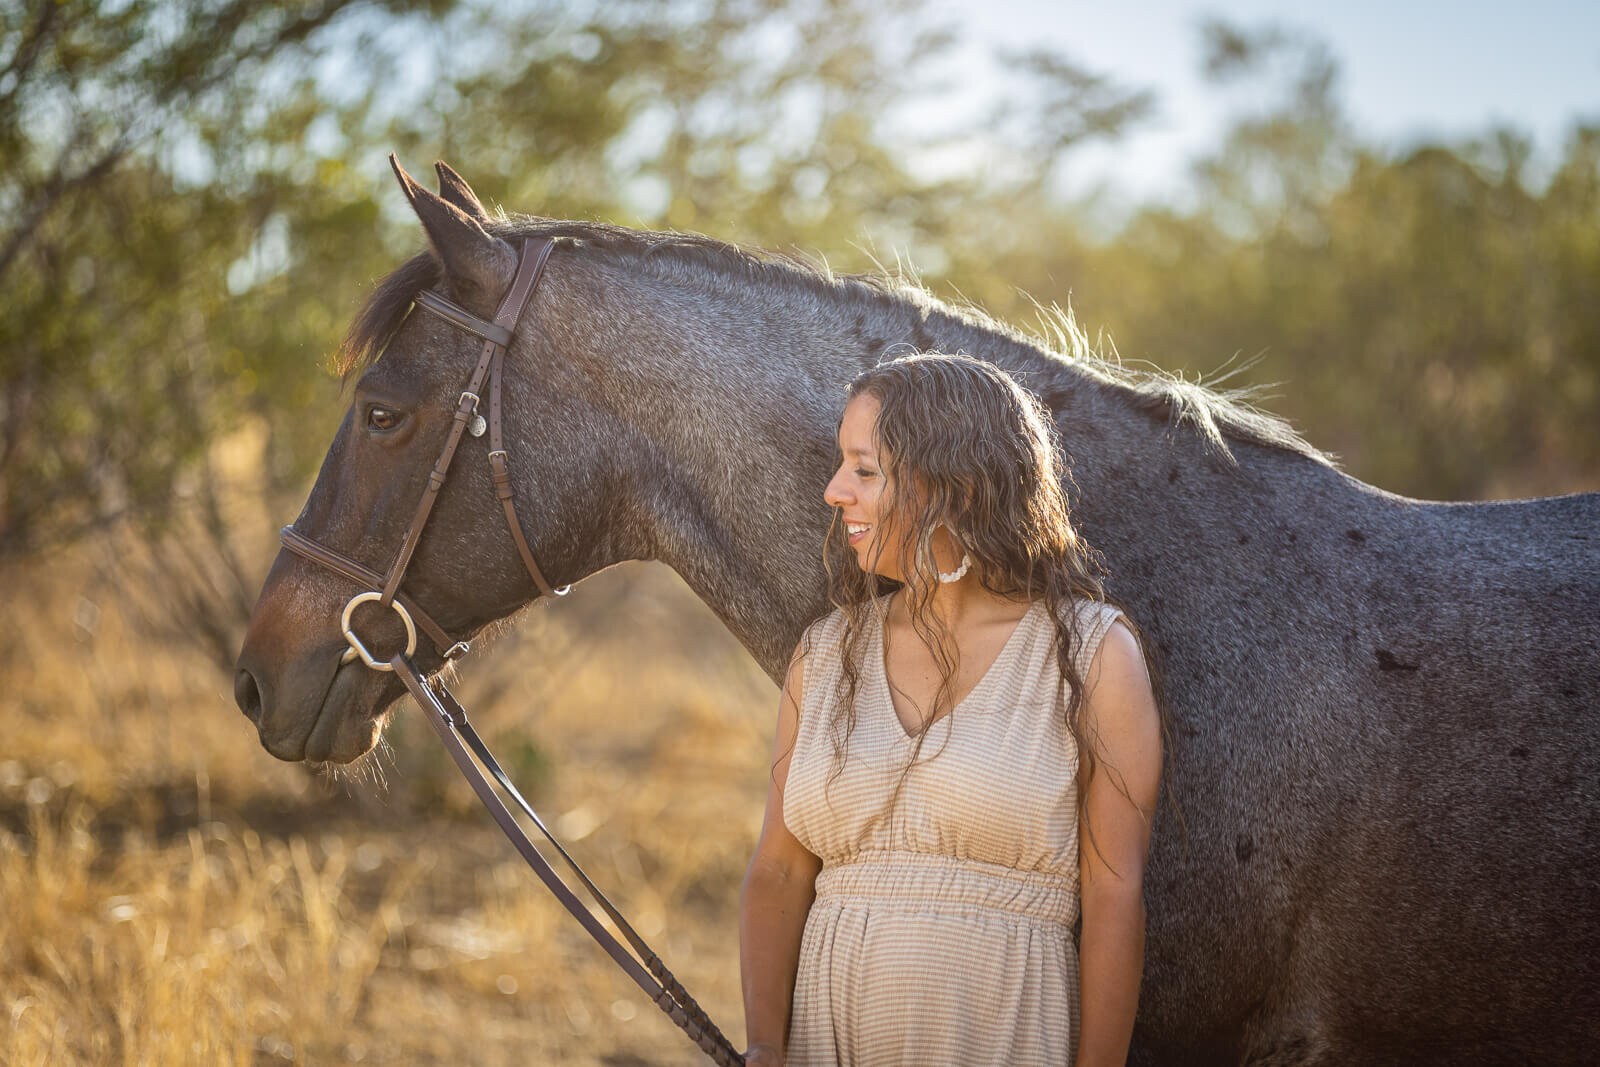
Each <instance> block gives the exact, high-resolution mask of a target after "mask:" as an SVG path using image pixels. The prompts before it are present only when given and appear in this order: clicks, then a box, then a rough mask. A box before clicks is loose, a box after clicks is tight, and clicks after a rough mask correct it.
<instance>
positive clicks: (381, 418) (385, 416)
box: [367, 408, 400, 431]
mask: <svg viewBox="0 0 1600 1067" xmlns="http://www.w3.org/2000/svg"><path fill="white" fill-rule="evenodd" d="M399 425H400V413H399V412H397V411H390V410H389V409H388V408H368V409H367V429H369V430H378V431H384V430H392V429H394V428H395V427H396V426H399Z"/></svg>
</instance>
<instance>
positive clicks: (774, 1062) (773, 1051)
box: [744, 1045, 783, 1067]
mask: <svg viewBox="0 0 1600 1067" xmlns="http://www.w3.org/2000/svg"><path fill="white" fill-rule="evenodd" d="M744 1062H745V1063H746V1064H747V1065H751V1067H754V1065H757V1064H759V1065H760V1067H783V1050H782V1049H779V1048H774V1047H773V1046H771V1045H751V1046H750V1047H749V1048H748V1049H746V1050H745V1053H744Z"/></svg>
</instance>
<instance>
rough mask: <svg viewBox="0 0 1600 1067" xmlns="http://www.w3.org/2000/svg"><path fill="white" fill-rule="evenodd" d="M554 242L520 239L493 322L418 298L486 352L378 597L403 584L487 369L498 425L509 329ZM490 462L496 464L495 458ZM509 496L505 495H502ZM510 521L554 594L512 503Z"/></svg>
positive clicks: (531, 568)
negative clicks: (444, 309) (478, 340)
mask: <svg viewBox="0 0 1600 1067" xmlns="http://www.w3.org/2000/svg"><path fill="white" fill-rule="evenodd" d="M553 247H554V243H553V242H552V241H551V240H550V239H549V238H548V237H542V238H538V239H536V240H527V241H524V242H523V243H522V254H521V255H520V256H518V257H517V273H516V275H515V276H514V277H513V278H512V279H511V287H510V288H509V289H507V290H506V295H505V296H504V297H502V298H501V300H500V306H499V308H498V309H496V311H495V314H494V322H493V323H492V324H491V323H486V322H484V321H483V320H482V319H480V318H478V317H477V316H476V315H473V314H472V313H471V312H469V311H466V310H465V309H464V308H460V307H457V306H456V305H455V304H452V303H450V301H448V300H445V299H444V298H443V297H441V296H438V295H437V294H434V293H427V295H428V296H429V297H432V298H433V299H432V300H430V301H420V302H419V303H418V306H419V307H423V308H426V309H427V310H429V311H434V312H437V313H439V314H444V312H440V311H439V310H438V307H437V306H436V305H437V304H442V305H445V306H447V307H448V308H449V309H450V311H449V314H447V315H445V317H446V318H447V319H449V321H450V322H452V323H453V324H455V325H456V326H460V327H461V328H462V329H464V330H467V331H468V332H469V333H472V334H475V335H477V336H479V337H482V338H483V339H484V340H483V352H482V353H481V354H480V355H479V356H478V364H477V366H475V367H474V368H473V369H472V377H471V378H470V379H468V381H467V388H466V391H464V392H463V393H462V394H461V397H460V399H459V400H458V402H457V404H456V411H455V415H454V417H453V418H452V419H451V422H450V431H449V433H448V434H447V435H446V436H445V442H444V448H443V450H441V451H440V453H439V460H438V462H437V463H435V464H434V465H433V470H432V472H431V473H429V475H428V487H427V489H425V490H423V493H422V499H421V500H420V501H418V502H417V511H416V514H415V515H413V516H412V518H411V525H410V526H409V527H408V528H407V529H406V536H405V539H404V540H403V541H401V543H400V551H399V552H398V553H397V554H396V555H395V558H394V563H393V564H391V565H390V567H389V576H388V579H387V580H386V581H385V582H384V584H383V598H382V600H381V601H380V603H383V604H387V603H388V602H389V601H390V600H392V599H393V598H394V594H395V592H396V590H398V589H399V588H400V581H401V579H402V578H404V577H405V573H406V568H407V567H408V566H410V564H411V556H412V553H414V552H415V551H416V550H417V543H418V542H419V541H421V540H422V530H423V527H425V526H426V525H427V524H428V515H429V514H430V513H431V512H432V511H433V503H434V501H435V500H437V499H438V497H439V491H440V490H441V489H443V488H444V480H445V476H446V475H448V474H449V473H450V463H451V461H452V460H454V459H455V454H456V448H457V447H458V446H459V445H460V444H461V436H462V434H463V433H464V432H465V431H466V428H467V425H468V423H469V422H470V421H471V419H472V418H473V416H475V415H476V414H477V413H478V398H479V397H480V396H481V395H482V393H483V378H484V374H485V372H488V373H491V374H492V375H493V382H494V387H493V393H492V394H491V398H490V401H489V424H490V426H491V427H498V426H499V424H500V422H501V415H500V385H499V383H500V367H501V365H502V364H503V363H504V361H505V351H506V346H507V345H509V344H510V343H511V329H512V327H514V326H516V324H517V322H518V321H519V320H520V319H521V318H522V312H523V310H524V309H525V308H526V307H527V306H528V300H529V299H530V298H531V297H532V296H533V291H534V289H535V288H537V287H538V285H539V279H540V277H542V276H543V274H544V265H545V264H546V263H547V262H549V260H550V250H551V248H553ZM417 295H418V296H422V295H423V294H422V293H419V294H417ZM491 335H492V336H491ZM501 337H503V338H504V340H500V339H499V338H501ZM490 441H491V444H490V446H489V447H490V448H491V449H496V448H503V447H504V446H502V445H501V444H499V443H496V442H495V439H494V437H493V436H491V437H490ZM491 466H493V463H492V460H491ZM496 492H497V493H498V492H499V482H498V481H496ZM505 499H506V497H505V496H503V495H502V496H501V500H502V501H503V500H505ZM507 521H508V523H509V524H510V526H511V531H512V538H513V540H515V541H516V542H517V551H518V553H519V554H520V555H521V556H522V562H523V565H524V566H525V567H527V569H528V573H529V574H531V575H532V576H533V580H534V584H535V585H537V586H538V587H539V591H540V592H542V593H545V594H547V595H550V596H554V595H556V594H555V591H554V590H553V589H551V588H550V583H549V582H547V581H545V579H544V575H543V574H542V573H540V571H539V566H538V564H536V563H534V562H533V552H532V551H531V550H530V549H528V547H527V541H526V539H524V537H523V535H522V523H521V522H520V521H518V519H517V515H516V511H515V509H514V508H513V509H512V510H511V511H509V512H508V515H507Z"/></svg>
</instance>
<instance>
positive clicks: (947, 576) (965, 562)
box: [939, 552, 972, 585]
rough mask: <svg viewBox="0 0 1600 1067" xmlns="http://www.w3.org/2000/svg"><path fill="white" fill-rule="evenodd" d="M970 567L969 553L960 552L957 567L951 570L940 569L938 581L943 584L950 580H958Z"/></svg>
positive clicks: (947, 583)
mask: <svg viewBox="0 0 1600 1067" xmlns="http://www.w3.org/2000/svg"><path fill="white" fill-rule="evenodd" d="M971 567H972V556H971V555H970V554H969V553H966V552H963V553H962V554H961V566H959V567H957V568H956V569H955V570H953V571H940V572H939V581H941V582H943V583H944V584H945V585H949V584H950V583H951V582H959V581H960V580H961V579H962V578H963V577H965V576H966V573H967V571H968V570H969V569H970V568H971Z"/></svg>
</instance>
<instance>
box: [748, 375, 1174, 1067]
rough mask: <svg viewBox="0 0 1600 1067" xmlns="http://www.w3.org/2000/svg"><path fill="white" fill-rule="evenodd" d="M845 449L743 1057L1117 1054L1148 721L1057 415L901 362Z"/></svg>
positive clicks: (757, 931) (758, 881) (782, 721)
mask: <svg viewBox="0 0 1600 1067" xmlns="http://www.w3.org/2000/svg"><path fill="white" fill-rule="evenodd" d="M839 450H840V453H841V457H842V458H841V463H840V466H839V470H838V471H837V473H835V475H834V477H833V480H832V481H831V482H829V484H828V487H827V490H826V493H825V494H824V496H825V499H826V501H827V502H828V504H829V505H831V506H832V507H833V508H834V509H835V515H834V523H833V527H832V529H831V530H830V533H829V537H828V543H827V555H828V563H829V574H830V581H831V584H832V590H831V593H832V598H833V600H834V603H835V604H836V605H838V610H837V611H835V612H834V613H833V614H831V615H829V616H827V617H826V618H824V619H822V620H820V621H818V622H817V623H815V624H813V626H812V627H811V628H810V629H809V630H808V631H807V632H806V635H805V637H804V638H803V639H802V640H801V642H800V646H799V647H798V648H797V649H796V652H795V656H794V659H793V662H792V663H791V665H790V668H789V672H788V676H787V679H786V681H785V684H784V688H783V695H782V698H781V700H780V704H779V714H778V730H777V744H776V748H775V755H774V761H773V773H772V785H771V789H770V791H769V793H768V798H767V812H766V821H765V823H764V825H763V828H762V832H761V838H760V842H759V844H758V846H757V849H756V855H755V858H754V860H753V861H752V862H751V865H750V870H749V873H748V874H747V876H746V878H745V883H744V895H743V900H742V904H741V908H740V942H741V963H742V970H743V976H744V998H745V1016H746V1026H747V1029H748V1033H749V1041H750V1047H749V1051H748V1052H747V1053H746V1061H747V1062H748V1063H760V1064H782V1063H788V1064H790V1065H791V1067H793V1065H800V1064H816V1063H851V1064H867V1065H874V1067H876V1065H879V1064H894V1063H916V1064H937V1063H964V1064H965V1063H1008V1064H1025V1063H1052V1064H1062V1063H1066V1062H1068V1060H1069V1058H1070V1057H1073V1056H1074V1055H1075V1057H1076V1062H1077V1063H1078V1064H1080V1065H1082V1064H1102V1063H1122V1062H1123V1061H1124V1060H1125V1059H1126V1057H1127V1051H1128V1042H1129V1038H1130V1035H1131V1033H1132V1029H1133V1018H1134V1010H1135V1007H1136V1005H1137V1002H1138V994H1139V976H1140V970H1141V966H1142V963H1143V954H1144V905H1143V899H1142V893H1141V885H1142V878H1143V872H1144V864H1145V856H1146V852H1147V848H1148V843H1149V834H1150V820H1151V816H1152V814H1153V812H1154V808H1155V803H1156V796H1157V790H1158V786H1159V782H1160V779H1161V734H1162V727H1161V719H1160V716H1159V713H1158V711H1157V708H1156V701H1155V698H1154V696H1153V694H1152V690H1151V683H1150V675H1149V673H1148V671H1147V670H1146V664H1145V660H1144V656H1143V652H1142V650H1141V647H1140V644H1139V641H1138V639H1137V637H1136V636H1135V633H1134V632H1133V629H1132V628H1131V625H1130V624H1129V623H1128V622H1127V620H1126V619H1124V618H1123V617H1122V615H1121V613H1120V612H1119V611H1118V610H1117V609H1116V608H1114V607H1112V606H1110V605H1108V604H1106V603H1105V601H1104V596H1103V591H1102V589H1101V585H1100V582H1099V581H1098V579H1097V578H1096V577H1095V575H1094V572H1093V570H1092V568H1091V565H1090V559H1091V556H1090V553H1089V551H1088V549H1087V547H1086V546H1085V545H1084V544H1083V542H1082V541H1081V540H1080V539H1079V538H1078V537H1077V536H1076V535H1075V534H1074V532H1073V530H1072V527H1071V526H1070V525H1069V523H1068V519H1067V510H1066V503H1065V498H1064V496H1063V494H1062V491H1061V486H1060V476H1061V474H1062V471H1061V470H1060V469H1059V468H1058V465H1057V459H1056V454H1055V442H1054V439H1053V436H1052V428H1051V422H1050V419H1049V417H1048V415H1047V414H1046V413H1045V412H1044V411H1043V410H1042V409H1041V408H1040V406H1039V405H1038V404H1037V403H1036V402H1035V401H1033V400H1032V399H1031V397H1030V396H1029V395H1028V394H1027V393H1026V392H1024V391H1023V390H1022V389H1021V388H1020V387H1019V386H1018V385H1017V384H1016V383H1015V382H1014V381H1012V380H1011V379H1010V378H1009V377H1008V376H1006V374H1005V373H1004V372H1002V371H1001V370H999V369H998V368H996V367H994V366H992V365H990V364H986V363H981V362H978V361H976V360H971V359H967V358H964V357H954V356H938V355H924V356H911V357H907V358H904V359H899V360H895V361H892V362H889V363H885V364H882V365H880V366H878V367H876V368H874V369H872V370H870V371H868V372H866V373H865V374H863V375H862V376H861V377H859V378H858V379H856V381H855V382H854V383H852V385H851V387H850V391H849V402H848V404H847V406H846V408H845V411H844V416H843V419H842V420H841V422H840V426H839ZM1080 841H1081V842H1082V847H1081V848H1080ZM1080 902H1081V918H1082V930H1081V934H1080V936H1079V938H1078V944H1077V947H1076V948H1075V947H1074V944H1073V937H1072V927H1073V924H1074V922H1075V920H1077V919H1078V917H1079V915H1080ZM1080 977H1081V989H1082V996H1081V1003H1080V996H1079V988H1080Z"/></svg>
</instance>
